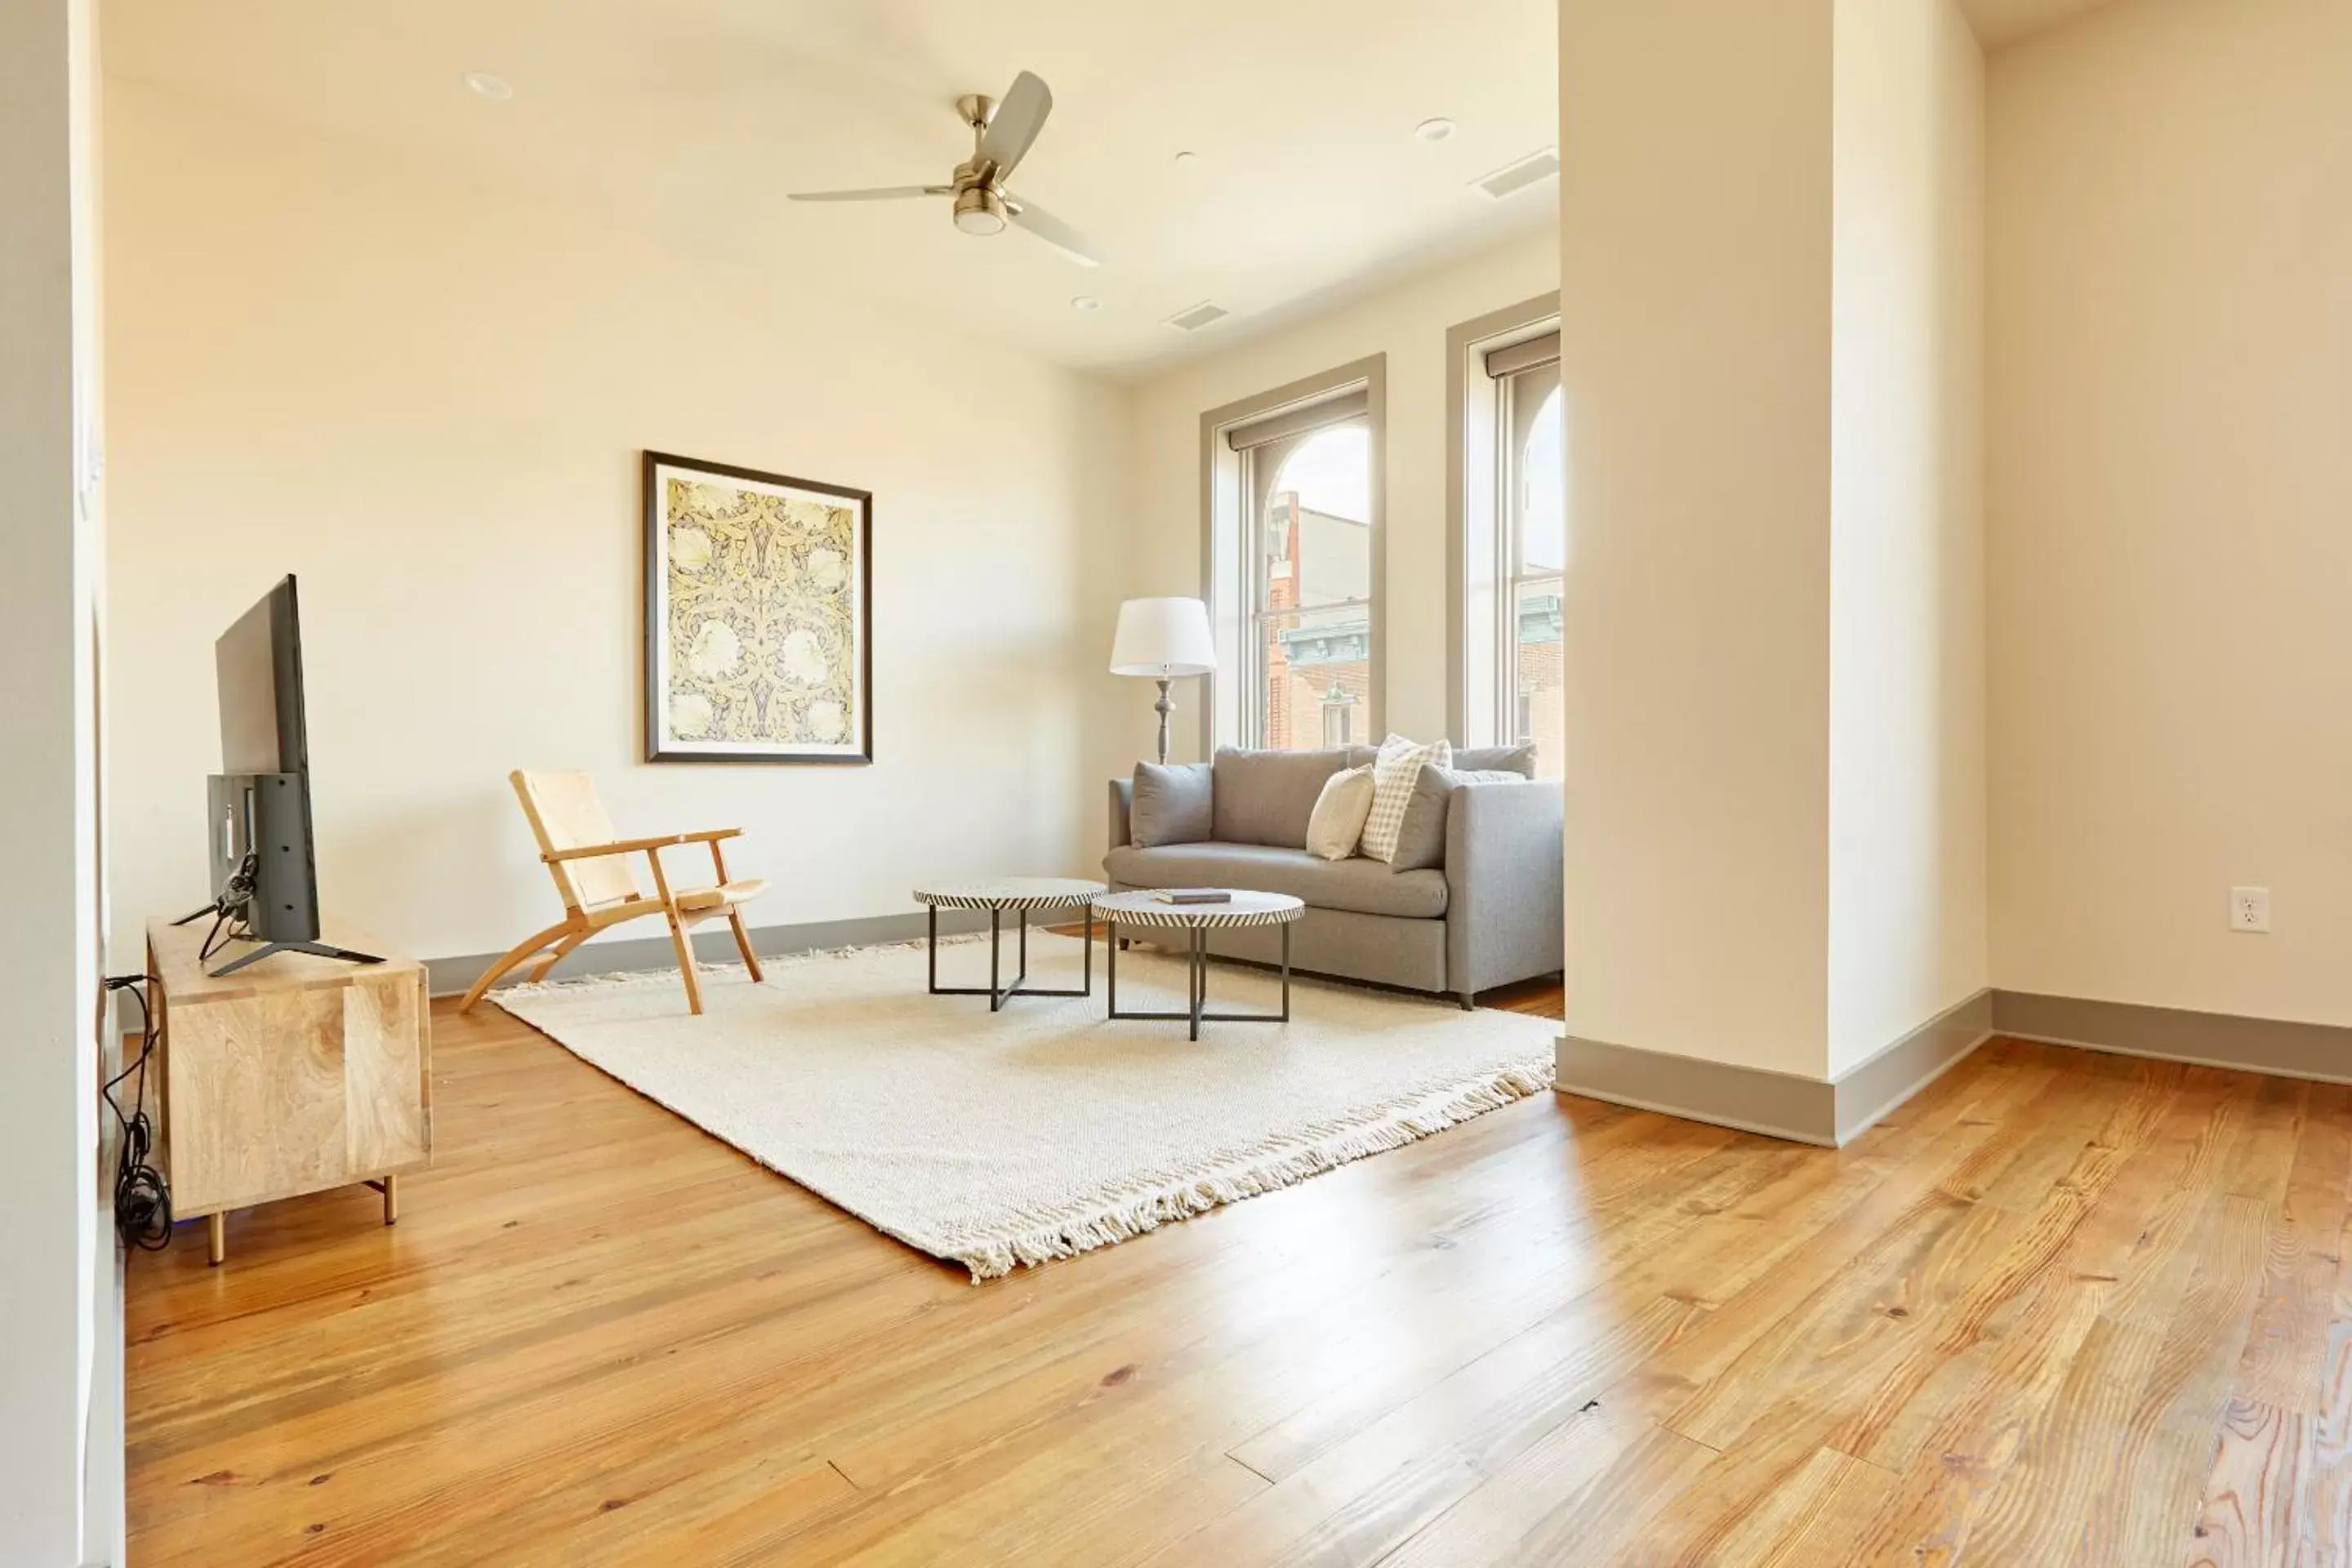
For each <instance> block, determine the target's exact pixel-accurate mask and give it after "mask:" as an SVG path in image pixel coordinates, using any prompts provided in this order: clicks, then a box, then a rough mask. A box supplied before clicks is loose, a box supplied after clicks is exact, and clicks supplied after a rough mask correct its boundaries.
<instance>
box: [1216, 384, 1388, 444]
mask: <svg viewBox="0 0 2352 1568" xmlns="http://www.w3.org/2000/svg"><path fill="white" fill-rule="evenodd" d="M1371 409H1372V398H1371V394H1370V393H1369V392H1367V391H1366V390H1365V389H1364V388H1362V387H1358V388H1356V389H1355V390H1354V391H1353V392H1343V393H1341V394H1340V395H1339V396H1337V397H1327V398H1325V399H1323V400H1322V401H1321V402H1319V403H1309V404H1307V405H1303V406H1300V407H1296V408H1285V409H1283V410H1281V411H1280V412H1278V413H1275V414H1269V415H1267V416H1265V417H1264V418H1263V419H1253V420H1251V421H1250V422H1249V423H1247V424H1245V425H1236V426H1233V427H1232V428H1230V429H1228V430H1227V431H1226V432H1225V445H1226V446H1228V447H1232V448H1233V449H1234V451H1236V452H1246V451H1248V450H1249V449H1250V448H1251V447H1263V446H1265V444H1266V443H1267V442H1269V441H1280V440H1284V439H1286V437H1292V436H1303V435H1305V434H1306V433H1307V431H1309V430H1319V429H1321V428H1322V427H1323V426H1326V425H1341V424H1345V423H1346V422H1347V421H1349V420H1350V419H1361V418H1363V417H1364V416H1366V415H1368V414H1370V412H1371Z"/></svg>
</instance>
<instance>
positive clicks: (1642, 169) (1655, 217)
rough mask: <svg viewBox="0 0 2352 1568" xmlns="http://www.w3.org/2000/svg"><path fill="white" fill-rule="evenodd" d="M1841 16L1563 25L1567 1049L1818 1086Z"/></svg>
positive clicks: (1700, 12)
mask: <svg viewBox="0 0 2352 1568" xmlns="http://www.w3.org/2000/svg"><path fill="white" fill-rule="evenodd" d="M1831 39H1832V4H1831V0H1675V3H1673V4H1660V3H1659V0H1586V3H1582V4H1578V5H1568V6H1565V7H1563V9H1562V11H1561V16H1560V146H1561V148H1562V151H1563V154H1564V157H1565V159H1566V169H1565V172H1564V176H1563V181H1562V185H1561V191H1560V200H1561V207H1562V234H1561V238H1562V262H1561V268H1560V304H1561V320H1562V331H1561V339H1560V342H1561V353H1562V359H1561V367H1560V369H1561V379H1562V381H1563V383H1564V384H1565V385H1566V387H1567V404H1568V418H1569V440H1568V467H1569V539H1570V552H1569V570H1568V579H1567V604H1566V621H1567V635H1566V638H1565V641H1564V644H1563V647H1562V657H1563V658H1564V660H1565V662H1566V667H1567V721H1568V733H1569V735H1570V747H1569V752H1568V759H1567V765H1568V772H1567V791H1568V803H1569V804H1568V820H1567V857H1568V864H1567V900H1568V909H1567V914H1568V921H1567V930H1568V1032H1569V1033H1570V1035H1572V1036H1577V1037H1583V1038H1587V1039H1595V1040H1602V1041H1607V1042H1610V1043H1612V1044H1618V1045H1627V1046H1635V1047H1643V1048H1645V1049H1650V1050H1659V1051H1667V1052H1673V1053H1677V1054H1682V1055H1687V1056H1695V1057H1705V1058H1713V1059H1716V1060H1720V1061H1727V1062H1734V1063H1738V1064H1739V1065H1743V1066H1752V1067H1760V1068H1777V1069H1780V1070H1783V1071H1787V1072H1793V1073H1801V1074H1804V1075H1806V1076H1809V1077H1813V1078H1820V1077H1822V1075H1823V1073H1824V1070H1825V1064H1826V1049H1825V1044H1824V1042H1825V1039H1826V1031H1827V1013H1828V998H1827V973H1828V954H1827V951H1826V945H1827V935H1828V918H1829V857H1828V854H1827V849H1826V846H1827V834H1828V816H1829V804H1830V797H1829V777H1828V771H1829V707H1830V703H1829V696H1830V692H1829V601H1830V570H1829V567H1830V554H1829V552H1830V463H1829V453H1830V388H1831V353H1830V348H1831V334H1830V288H1831V260H1832V245H1831V240H1832V226H1831V214H1832V167H1831V130H1832V114H1831V86H1832V61H1831Z"/></svg>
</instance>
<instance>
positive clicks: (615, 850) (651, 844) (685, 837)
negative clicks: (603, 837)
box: [540, 833, 698, 865]
mask: <svg viewBox="0 0 2352 1568" xmlns="http://www.w3.org/2000/svg"><path fill="white" fill-rule="evenodd" d="M696 837H698V835H696V834H691V833H663V834H658V835H656V836H655V837H651V838H615V839H614V840H613V841H612V842H611V843H610V844H583V845H581V846H579V847H577V848H572V849H551V850H549V851H548V852H547V853H546V854H544V855H541V857H540V858H541V859H542V860H544V861H546V862H547V863H548V864H549V865H553V864H554V863H555V862H556V861H558V860H593V859H594V858H597V857H598V856H600V855H634V854H635V853H636V852H637V851H639V850H641V849H642V850H646V851H647V852H651V851H653V850H656V849H667V848H669V847H671V846H673V845H677V844H686V843H690V842H691V841H692V840H693V839H695V838H696Z"/></svg>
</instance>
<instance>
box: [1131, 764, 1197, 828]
mask: <svg viewBox="0 0 2352 1568" xmlns="http://www.w3.org/2000/svg"><path fill="white" fill-rule="evenodd" d="M1209 825H1210V798H1209V764H1208V763H1136V764H1135V799H1134V801H1133V803H1132V804H1131V805H1129V807H1128V814H1127V841H1128V842H1129V843H1130V844H1132V845H1134V846H1135V847H1137V848H1139V849H1149V848H1151V847H1153V846H1154V845H1160V844H1198V843H1200V842H1201V841H1202V839H1204V838H1206V837H1209Z"/></svg>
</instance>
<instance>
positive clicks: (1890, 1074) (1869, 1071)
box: [1831, 991, 1995, 1148]
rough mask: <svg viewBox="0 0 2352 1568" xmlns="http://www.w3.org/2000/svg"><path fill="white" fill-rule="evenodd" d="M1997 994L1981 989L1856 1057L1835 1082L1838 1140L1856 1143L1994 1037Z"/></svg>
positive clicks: (1833, 1084)
mask: <svg viewBox="0 0 2352 1568" xmlns="http://www.w3.org/2000/svg"><path fill="white" fill-rule="evenodd" d="M1992 996H1993V994H1992V993H1991V992H1990V991H1979V992H1978V993H1977V994H1975V995H1973V996H1970V997H1969V998H1968V999H1967V1000H1965V1001H1963V1002H1959V1003H1956V1004H1954V1005H1952V1006H1949V1007H1947V1008H1946V1009H1944V1011H1942V1012H1941V1013H1938V1014H1937V1015H1936V1016H1934V1017H1932V1018H1930V1019H1928V1020H1927V1022H1926V1023H1924V1024H1922V1025H1920V1026H1918V1027H1917V1028H1916V1029H1914V1030H1912V1031H1911V1032H1910V1033H1909V1034H1907V1035H1905V1036H1904V1037H1902V1038H1901V1039H1899V1040H1896V1041H1895V1042H1893V1043H1892V1044H1890V1045H1888V1046H1886V1047H1885V1048H1883V1049H1882V1050H1880V1051H1879V1052H1878V1053H1877V1054H1876V1055H1875V1056H1873V1057H1871V1058H1867V1059H1866V1060H1864V1061H1861V1062H1857V1063H1855V1064H1854V1065H1853V1067H1850V1068H1846V1070H1845V1071H1844V1072H1843V1073H1841V1074H1839V1075H1838V1077H1837V1079H1836V1081H1835V1082H1834V1083H1832V1085H1831V1088H1832V1090H1833V1091H1834V1098H1835V1101H1836V1112H1835V1115H1836V1120H1837V1142H1838V1146H1839V1147H1840V1148H1843V1147H1844V1146H1845V1145H1846V1144H1848V1143H1851V1142H1853V1141H1854V1140H1855V1139H1856V1138H1859V1137H1861V1136H1862V1135H1863V1134H1864V1132H1867V1131H1870V1129H1871V1128H1873V1127H1874V1126H1876V1125H1877V1124H1878V1123H1879V1122H1881V1121H1885V1119H1886V1117H1887V1116H1888V1115H1889V1114H1891V1113H1892V1112H1893V1111H1895V1110H1896V1109H1897V1108H1899V1107H1900V1106H1902V1105H1904V1104H1905V1103H1906V1102H1907V1101H1908V1100H1910V1099H1911V1097H1912V1096H1913V1095H1915V1094H1917V1093H1918V1092H1919V1091H1920V1090H1921V1089H1925V1088H1927V1086H1928V1085H1929V1084H1931V1083H1933V1082H1935V1081H1936V1080H1937V1079H1939V1078H1941V1077H1943V1076H1944V1075H1945V1074H1946V1073H1948V1072H1949V1071H1951V1070H1952V1069H1953V1068H1956V1067H1958V1066H1959V1064H1960V1063H1962V1062H1964V1061H1966V1060H1968V1059H1969V1056H1970V1055H1972V1054H1973V1053H1974V1052H1975V1050H1976V1048H1977V1047H1979V1046H1981V1045H1983V1044H1984V1043H1985V1042H1986V1041H1987V1040H1989V1039H1990V1038H1992V1037H1993V1035H1994V1033H1995V1030H1994V1028H1993V1021H1992V1018H1993V1001H1992Z"/></svg>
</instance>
